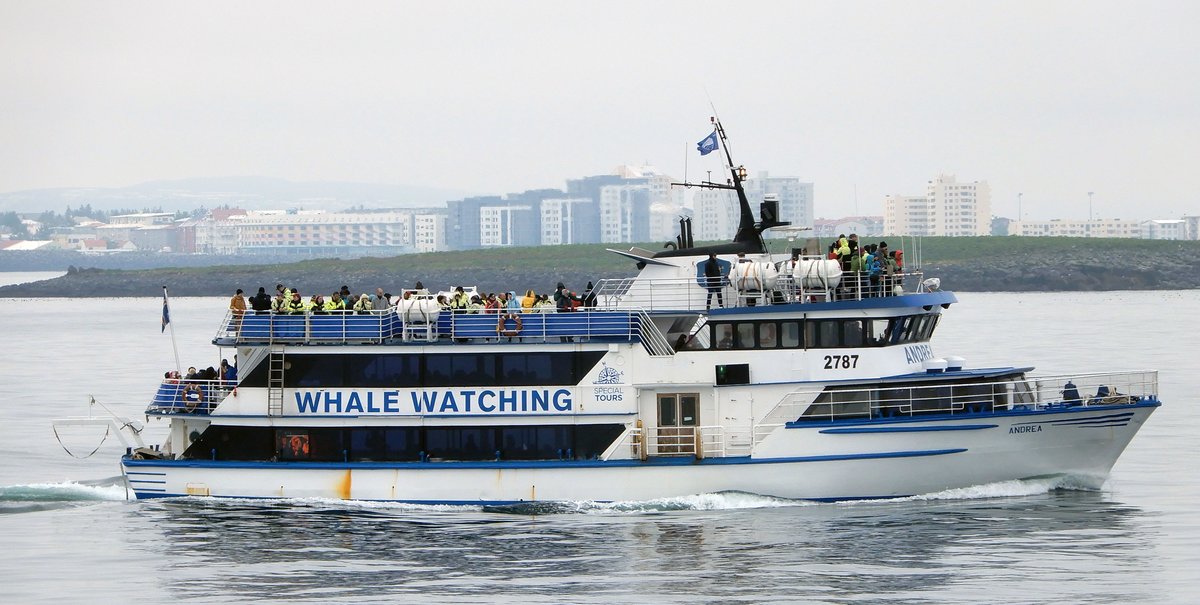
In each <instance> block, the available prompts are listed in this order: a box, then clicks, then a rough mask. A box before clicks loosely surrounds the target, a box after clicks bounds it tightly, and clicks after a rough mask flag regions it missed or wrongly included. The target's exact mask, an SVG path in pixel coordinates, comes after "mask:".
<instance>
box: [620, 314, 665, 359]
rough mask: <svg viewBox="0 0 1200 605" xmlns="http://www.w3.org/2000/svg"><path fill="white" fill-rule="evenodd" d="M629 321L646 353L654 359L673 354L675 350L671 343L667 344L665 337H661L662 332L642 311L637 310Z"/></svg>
mask: <svg viewBox="0 0 1200 605" xmlns="http://www.w3.org/2000/svg"><path fill="white" fill-rule="evenodd" d="M631 319H633V321H634V324H635V325H636V327H635V328H634V329H635V331H636V334H637V336H638V339H639V340H641V342H642V346H643V347H645V348H646V352H647V353H649V354H650V355H652V356H654V357H671V356H672V355H674V354H675V349H674V348H673V347H672V346H671V343H669V342H667V337H666V336H664V335H663V333H662V330H660V329H658V326H657V325H655V324H654V320H652V319H650V316H649V315H647V314H646V311H645V310H644V309H639V310H638V311H637V312H636V313H634V314H633V317H632V318H631Z"/></svg>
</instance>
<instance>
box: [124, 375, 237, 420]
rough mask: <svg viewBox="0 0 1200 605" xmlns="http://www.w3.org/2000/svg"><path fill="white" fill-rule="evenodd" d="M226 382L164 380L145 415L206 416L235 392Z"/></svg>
mask: <svg viewBox="0 0 1200 605" xmlns="http://www.w3.org/2000/svg"><path fill="white" fill-rule="evenodd" d="M235 386H236V385H235V384H234V383H233V382H230V381H227V380H188V379H170V380H164V381H163V382H162V384H160V385H158V391H157V392H155V393H154V398H153V399H151V400H150V405H149V406H148V407H147V408H146V413H147V414H198V415H207V414H209V413H211V412H212V411H213V410H214V409H216V407H217V406H218V405H220V404H221V402H222V401H224V399H225V397H226V396H227V395H229V393H231V392H233V391H234V390H235Z"/></svg>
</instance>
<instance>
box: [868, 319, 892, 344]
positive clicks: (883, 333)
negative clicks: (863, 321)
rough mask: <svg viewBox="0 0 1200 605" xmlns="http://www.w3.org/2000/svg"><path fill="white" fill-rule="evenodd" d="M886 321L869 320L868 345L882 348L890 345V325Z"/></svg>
mask: <svg viewBox="0 0 1200 605" xmlns="http://www.w3.org/2000/svg"><path fill="white" fill-rule="evenodd" d="M889 324H890V322H889V321H888V320H886V319H869V320H867V344H868V345H870V346H872V347H882V346H884V345H886V344H887V343H888V325H889Z"/></svg>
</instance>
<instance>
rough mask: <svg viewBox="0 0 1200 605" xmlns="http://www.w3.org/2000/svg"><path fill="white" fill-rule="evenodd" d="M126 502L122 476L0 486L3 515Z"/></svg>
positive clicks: (0, 504) (1, 511) (0, 511)
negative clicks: (81, 504) (90, 504)
mask: <svg viewBox="0 0 1200 605" xmlns="http://www.w3.org/2000/svg"><path fill="white" fill-rule="evenodd" d="M125 499H126V492H125V480H124V478H123V477H121V476H119V475H118V476H116V477H108V478H106V479H98V480H94V481H79V482H76V481H63V482H61V483H29V484H25V485H3V486H0V514H13V513H25V512H34V511H40V510H51V509H56V508H63V507H65V506H73V505H77V504H80V503H89V502H105V501H121V500H125Z"/></svg>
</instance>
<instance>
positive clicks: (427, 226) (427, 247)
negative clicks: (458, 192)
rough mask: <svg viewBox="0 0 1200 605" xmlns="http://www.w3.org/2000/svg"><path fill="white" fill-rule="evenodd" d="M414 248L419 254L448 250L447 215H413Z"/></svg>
mask: <svg viewBox="0 0 1200 605" xmlns="http://www.w3.org/2000/svg"><path fill="white" fill-rule="evenodd" d="M413 248H415V249H416V251H417V252H441V251H442V250H447V249H448V246H447V245H446V215H445V214H442V213H428V214H416V213H414V214H413Z"/></svg>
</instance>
